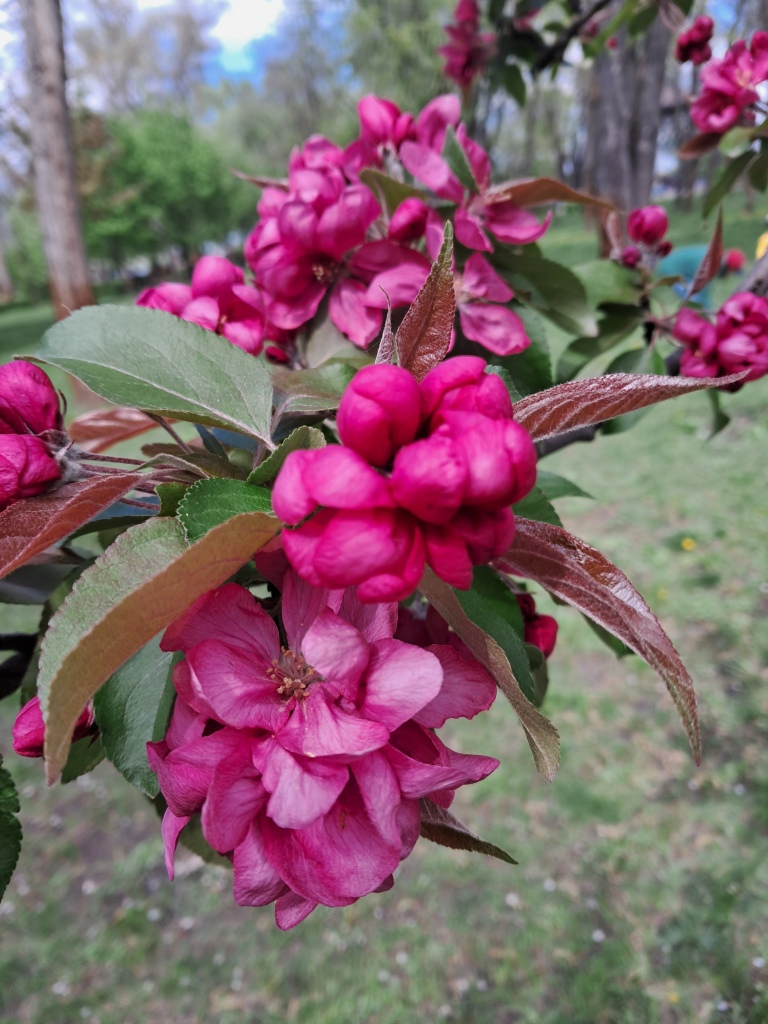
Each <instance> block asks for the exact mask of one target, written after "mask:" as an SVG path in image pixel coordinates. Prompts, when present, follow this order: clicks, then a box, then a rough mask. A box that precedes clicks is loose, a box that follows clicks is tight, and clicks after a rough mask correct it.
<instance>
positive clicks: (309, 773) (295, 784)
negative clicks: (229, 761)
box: [264, 737, 349, 828]
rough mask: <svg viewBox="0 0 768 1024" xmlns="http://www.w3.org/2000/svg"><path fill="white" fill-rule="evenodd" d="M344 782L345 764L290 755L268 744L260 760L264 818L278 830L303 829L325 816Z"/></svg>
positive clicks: (346, 776)
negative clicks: (265, 797)
mask: <svg viewBox="0 0 768 1024" xmlns="http://www.w3.org/2000/svg"><path fill="white" fill-rule="evenodd" d="M281 738H282V737H281ZM348 781H349V768H347V766H346V765H344V764H329V763H328V762H325V761H316V760H312V759H311V758H308V757H301V756H300V755H299V756H294V755H293V754H291V753H290V752H289V751H288V750H286V749H285V748H284V747H283V746H282V745H281V743H280V742H279V741H272V742H271V744H270V746H269V748H268V750H267V751H266V754H265V757H264V786H265V787H266V789H267V791H268V792H269V793H270V794H271V795H270V797H269V803H268V804H267V815H268V816H269V817H270V818H271V819H272V821H274V822H275V824H276V825H279V826H280V828H306V827H307V825H311V824H312V822H313V821H316V820H317V819H318V818H320V817H322V815H323V814H327V813H328V811H329V810H330V809H331V807H333V805H334V803H335V802H336V800H337V799H338V798H339V796H340V795H341V793H342V790H343V789H344V787H345V786H346V784H347V782H348Z"/></svg>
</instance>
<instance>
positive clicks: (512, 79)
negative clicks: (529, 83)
mask: <svg viewBox="0 0 768 1024" xmlns="http://www.w3.org/2000/svg"><path fill="white" fill-rule="evenodd" d="M501 81H502V83H503V85H504V88H505V89H506V90H507V92H508V93H509V95H510V96H511V97H512V99H513V100H514V101H515V103H517V105H518V107H524V106H525V100H526V96H527V92H528V90H527V88H526V85H525V79H524V78H523V72H522V71H521V70H520V65H519V64H505V65H504V67H503V69H502V72H501Z"/></svg>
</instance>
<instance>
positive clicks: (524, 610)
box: [515, 594, 536, 622]
mask: <svg viewBox="0 0 768 1024" xmlns="http://www.w3.org/2000/svg"><path fill="white" fill-rule="evenodd" d="M515 598H516V599H517V604H518V607H519V608H520V613H521V614H522V616H523V621H524V622H527V621H528V619H531V618H533V616H534V615H535V614H536V602H535V601H534V599H533V596H532V595H531V594H515Z"/></svg>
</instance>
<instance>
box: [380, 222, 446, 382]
mask: <svg viewBox="0 0 768 1024" xmlns="http://www.w3.org/2000/svg"><path fill="white" fill-rule="evenodd" d="M452 258H453V229H452V227H451V223H450V221H449V222H448V223H447V224H446V225H445V235H444V236H443V244H442V246H441V248H440V252H439V254H438V257H437V259H436V260H435V262H434V263H433V264H432V269H431V270H430V272H429V277H428V278H427V280H426V281H425V282H424V286H423V287H422V289H421V291H420V292H419V294H418V295H417V296H416V298H415V299H414V300H413V305H412V306H411V308H410V309H409V310H408V312H407V313H406V314H405V317H404V318H403V322H402V323H401V324H400V327H399V329H398V332H397V337H396V338H395V347H396V348H397V361H398V363H399V364H400V366H402V367H403V368H404V369H406V370H410V372H411V373H412V374H413V376H414V377H415V378H416V380H423V379H424V377H426V375H427V374H428V373H429V371H430V370H431V369H432V367H433V366H437V364H438V363H439V362H441V360H442V359H443V357H444V356H445V354H446V352H447V351H448V348H449V346H450V344H451V332H452V331H453V316H454V313H455V312H456V297H455V295H454V291H453V270H452V269H451V263H452Z"/></svg>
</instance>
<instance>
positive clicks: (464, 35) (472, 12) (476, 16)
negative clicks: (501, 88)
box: [437, 0, 496, 90]
mask: <svg viewBox="0 0 768 1024" xmlns="http://www.w3.org/2000/svg"><path fill="white" fill-rule="evenodd" d="M479 26H480V10H479V8H478V5H477V0H458V3H457V4H456V10H455V11H454V12H453V23H452V24H450V25H446V27H445V32H446V35H447V36H448V38H449V39H450V42H449V43H446V44H445V46H440V47H438V50H437V52H438V53H439V54H440V55H441V56H442V57H445V67H444V68H443V74H444V75H445V77H446V78H450V79H451V81H453V82H456V84H457V85H459V86H460V87H461V88H462V89H464V90H468V89H469V88H470V87H471V85H472V82H473V81H474V80H475V78H476V77H477V75H479V74H481V73H482V71H483V68H484V67H485V65H486V64H487V63H488V59H489V57H490V56H491V54H492V53H493V49H494V43H495V40H496V37H495V35H494V34H493V32H481V31H480V27H479Z"/></svg>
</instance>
